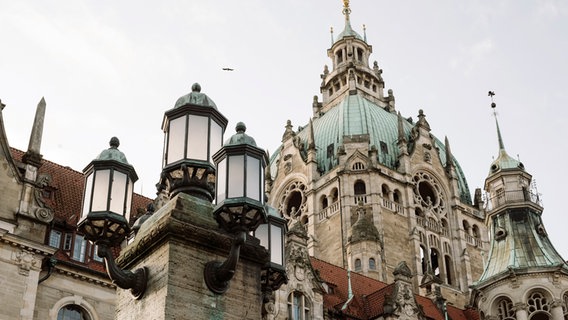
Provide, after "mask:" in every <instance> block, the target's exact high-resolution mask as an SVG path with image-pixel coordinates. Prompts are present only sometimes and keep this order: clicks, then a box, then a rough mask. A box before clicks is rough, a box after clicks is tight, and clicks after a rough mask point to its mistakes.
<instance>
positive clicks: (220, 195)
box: [216, 159, 227, 203]
mask: <svg viewBox="0 0 568 320" xmlns="http://www.w3.org/2000/svg"><path fill="white" fill-rule="evenodd" d="M226 197H227V160H226V159H223V160H221V162H219V164H218V165H217V197H216V199H217V203H220V202H221V201H223V200H225V198H226Z"/></svg>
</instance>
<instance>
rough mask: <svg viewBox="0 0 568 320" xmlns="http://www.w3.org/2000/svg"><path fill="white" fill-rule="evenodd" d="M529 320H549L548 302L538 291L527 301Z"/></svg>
mask: <svg viewBox="0 0 568 320" xmlns="http://www.w3.org/2000/svg"><path fill="white" fill-rule="evenodd" d="M527 305H528V310H527V311H528V314H529V319H530V320H548V319H550V301H549V299H547V297H546V296H545V295H544V294H543V293H542V292H540V291H535V292H533V293H531V295H530V296H529V299H528V301H527Z"/></svg>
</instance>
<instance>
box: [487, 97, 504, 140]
mask: <svg viewBox="0 0 568 320" xmlns="http://www.w3.org/2000/svg"><path fill="white" fill-rule="evenodd" d="M487 95H488V96H489V97H491V108H492V109H493V116H494V117H495V125H496V126H497V138H498V139H499V149H500V150H505V145H504V144H503V138H502V137H501V130H500V129H499V121H497V111H495V110H496V108H497V104H496V103H495V102H494V101H493V96H495V92H494V91H489V93H488V94H487Z"/></svg>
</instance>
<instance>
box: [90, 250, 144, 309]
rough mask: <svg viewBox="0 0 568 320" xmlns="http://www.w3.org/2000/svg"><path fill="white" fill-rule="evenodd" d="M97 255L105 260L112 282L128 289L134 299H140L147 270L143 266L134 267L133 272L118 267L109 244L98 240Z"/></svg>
mask: <svg viewBox="0 0 568 320" xmlns="http://www.w3.org/2000/svg"><path fill="white" fill-rule="evenodd" d="M97 245H98V252H97V253H98V255H99V257H101V258H103V259H104V260H105V265H106V270H107V274H108V276H109V277H110V279H111V280H112V283H114V284H115V285H117V286H118V287H119V288H122V289H130V292H131V293H132V295H133V296H134V298H135V299H140V298H141V297H142V295H143V294H144V291H146V283H147V282H148V272H147V270H146V268H145V267H143V268H139V269H136V270H135V271H134V272H132V271H130V270H122V269H120V268H119V267H118V266H117V265H116V262H115V260H114V256H113V255H112V250H111V249H110V247H109V245H108V244H107V243H106V242H104V241H100V242H97Z"/></svg>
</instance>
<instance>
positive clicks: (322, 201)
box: [321, 196, 328, 209]
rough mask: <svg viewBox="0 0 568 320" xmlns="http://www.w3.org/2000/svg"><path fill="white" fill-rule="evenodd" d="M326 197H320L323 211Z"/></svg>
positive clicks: (325, 205)
mask: <svg viewBox="0 0 568 320" xmlns="http://www.w3.org/2000/svg"><path fill="white" fill-rule="evenodd" d="M327 205H328V204H327V197H326V196H321V208H322V209H325V208H327Z"/></svg>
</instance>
